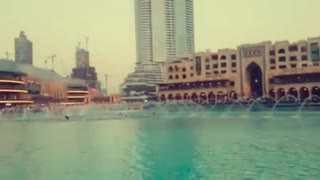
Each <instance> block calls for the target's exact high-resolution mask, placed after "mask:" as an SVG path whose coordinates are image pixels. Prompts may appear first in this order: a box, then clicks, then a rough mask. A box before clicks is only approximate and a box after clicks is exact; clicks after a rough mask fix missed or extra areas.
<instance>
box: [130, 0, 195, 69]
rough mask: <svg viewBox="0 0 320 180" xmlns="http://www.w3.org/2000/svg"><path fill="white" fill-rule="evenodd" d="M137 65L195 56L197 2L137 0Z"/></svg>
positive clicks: (190, 0)
mask: <svg viewBox="0 0 320 180" xmlns="http://www.w3.org/2000/svg"><path fill="white" fill-rule="evenodd" d="M135 17H136V46H137V63H148V62H164V61H166V60H171V59H174V58H176V57H180V56H185V55H188V54H192V53H193V52H194V31H193V27H194V25H193V0H174V1H173V0H135Z"/></svg>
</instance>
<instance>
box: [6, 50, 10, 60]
mask: <svg viewBox="0 0 320 180" xmlns="http://www.w3.org/2000/svg"><path fill="white" fill-rule="evenodd" d="M5 54H6V59H7V60H9V58H10V56H11V53H9V52H8V51H7V52H5Z"/></svg>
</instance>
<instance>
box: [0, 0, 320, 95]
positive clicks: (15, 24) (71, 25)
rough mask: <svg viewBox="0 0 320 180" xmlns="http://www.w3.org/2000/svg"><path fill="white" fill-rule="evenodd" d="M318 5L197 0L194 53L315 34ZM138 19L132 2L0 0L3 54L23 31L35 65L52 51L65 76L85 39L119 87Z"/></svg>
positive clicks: (94, 61)
mask: <svg viewBox="0 0 320 180" xmlns="http://www.w3.org/2000/svg"><path fill="white" fill-rule="evenodd" d="M319 8H320V1H319V0H194V20H195V22H194V31H195V47H196V51H205V50H206V49H211V50H213V51H216V50H217V49H224V48H236V47H237V46H238V45H240V44H247V43H257V42H262V41H269V40H271V41H282V40H289V41H291V42H294V41H298V40H302V39H306V38H308V37H318V36H320V21H319V19H320V14H319ZM134 19H135V18H134V0H0V23H1V25H0V58H4V57H6V55H5V52H9V57H10V58H11V59H13V58H14V38H15V37H17V36H18V35H19V32H20V31H21V30H23V31H25V32H26V34H27V36H28V38H29V39H30V40H31V41H32V42H33V51H34V65H36V66H38V67H44V68H45V67H46V66H45V63H44V60H45V59H46V57H48V56H51V55H53V54H55V55H56V56H57V58H56V62H55V65H54V66H55V70H56V71H57V72H58V73H60V74H61V75H65V76H66V75H70V73H71V70H72V68H73V67H74V66H75V47H76V45H77V44H78V42H82V44H83V45H84V42H85V37H88V38H89V43H88V48H89V51H90V53H91V56H90V63H91V65H93V66H95V67H96V69H97V72H98V74H99V79H100V80H101V82H102V84H103V85H104V74H108V76H109V82H108V83H109V84H108V91H109V93H117V92H118V91H119V85H120V84H121V83H122V82H123V79H124V78H125V77H126V76H127V74H128V73H129V72H132V71H134V67H135V61H136V49H135V23H134ZM50 66H51V65H50V64H49V67H50Z"/></svg>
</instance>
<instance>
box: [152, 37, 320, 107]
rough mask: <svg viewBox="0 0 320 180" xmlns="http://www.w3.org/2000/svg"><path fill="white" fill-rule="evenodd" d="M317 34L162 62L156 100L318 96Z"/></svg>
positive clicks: (318, 40) (318, 60)
mask: <svg viewBox="0 0 320 180" xmlns="http://www.w3.org/2000/svg"><path fill="white" fill-rule="evenodd" d="M319 47H320V37H318V38H309V39H307V40H303V41H298V42H294V43H290V42H288V41H281V42H275V43H272V42H261V43H256V44H244V45H240V46H238V48H237V49H222V50H218V51H217V52H211V51H209V50H207V51H206V52H200V53H195V54H193V55H192V56H189V57H185V58H180V59H178V60H176V61H172V62H167V64H166V81H165V83H162V84H160V85H159V87H158V98H159V100H161V101H168V100H193V101H197V102H215V101H216V100H218V101H230V100H234V99H239V98H258V97H269V98H272V99H275V100H278V99H281V98H283V97H288V96H290V97H294V98H295V99H297V100H299V101H304V100H305V99H309V98H312V97H317V96H320V66H319V62H320V57H319V56H320V53H319Z"/></svg>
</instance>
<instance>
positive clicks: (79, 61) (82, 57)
mask: <svg viewBox="0 0 320 180" xmlns="http://www.w3.org/2000/svg"><path fill="white" fill-rule="evenodd" d="M89 57H90V56H89V51H88V50H86V49H84V48H81V47H80V44H79V45H78V46H77V47H76V67H77V68H80V67H89V65H90V64H89V61H90V60H89Z"/></svg>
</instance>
